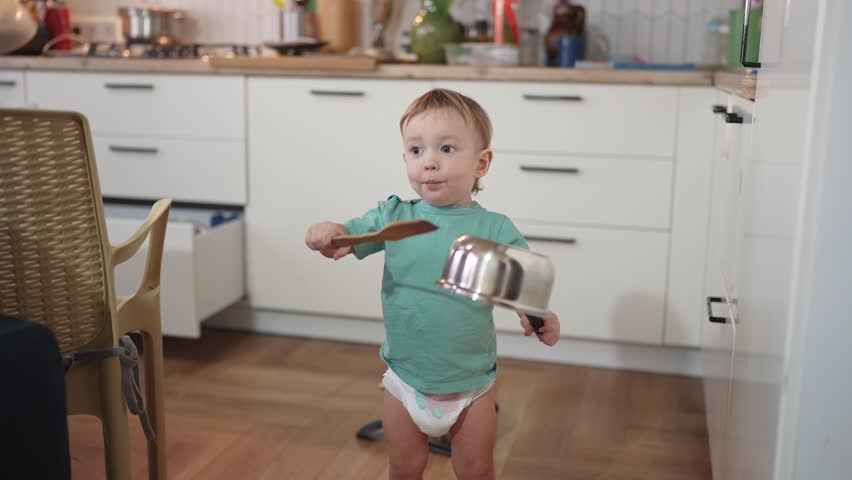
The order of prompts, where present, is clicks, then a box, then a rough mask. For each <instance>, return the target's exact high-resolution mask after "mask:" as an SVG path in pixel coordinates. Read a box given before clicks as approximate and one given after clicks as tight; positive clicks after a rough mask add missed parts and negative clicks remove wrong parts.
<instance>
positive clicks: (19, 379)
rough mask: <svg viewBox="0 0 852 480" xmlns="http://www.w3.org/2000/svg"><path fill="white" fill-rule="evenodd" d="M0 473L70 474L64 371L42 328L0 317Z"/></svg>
mask: <svg viewBox="0 0 852 480" xmlns="http://www.w3.org/2000/svg"><path fill="white" fill-rule="evenodd" d="M0 392H2V393H0V432H2V434H0V476H2V477H3V478H38V479H50V480H54V479H56V480H64V479H70V478H71V457H70V454H69V450H68V417H67V416H66V408H65V370H64V368H63V362H62V353H61V352H60V350H59V345H58V344H57V343H56V338H55V337H54V336H53V333H52V332H51V331H50V330H49V329H48V328H47V327H45V326H43V325H41V324H38V323H35V322H32V321H30V320H24V319H20V318H15V317H8V316H5V315H0Z"/></svg>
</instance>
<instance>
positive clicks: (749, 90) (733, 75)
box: [713, 68, 757, 100]
mask: <svg viewBox="0 0 852 480" xmlns="http://www.w3.org/2000/svg"><path fill="white" fill-rule="evenodd" d="M713 84H714V85H716V87H717V88H719V89H720V90H724V91H726V92H728V93H732V94H734V95H739V96H740V97H742V98H745V99H746V100H754V98H755V93H756V92H755V90H756V88H757V70H754V69H750V68H724V69H720V70H716V71H715V72H713Z"/></svg>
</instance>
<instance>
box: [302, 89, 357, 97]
mask: <svg viewBox="0 0 852 480" xmlns="http://www.w3.org/2000/svg"><path fill="white" fill-rule="evenodd" d="M311 95H316V96H318V97H363V96H364V95H366V94H365V93H364V92H359V91H355V90H311Z"/></svg>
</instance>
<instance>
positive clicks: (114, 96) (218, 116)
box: [27, 72, 245, 139]
mask: <svg viewBox="0 0 852 480" xmlns="http://www.w3.org/2000/svg"><path fill="white" fill-rule="evenodd" d="M27 85H28V87H29V88H28V91H29V99H30V103H31V104H33V105H35V106H36V107H37V108H44V109H51V110H75V111H79V112H81V113H83V114H84V115H85V116H86V117H87V118H88V119H89V123H90V124H91V126H92V131H93V132H94V133H96V134H118V135H122V134H127V135H166V136H176V137H203V138H217V139H222V138H228V139H242V138H245V120H244V119H245V107H244V93H243V91H244V87H243V85H244V80H243V79H242V78H241V77H226V76H215V77H214V76H203V75H148V74H103V73H67V72H62V73H55V72H31V73H29V74H28V80H27Z"/></svg>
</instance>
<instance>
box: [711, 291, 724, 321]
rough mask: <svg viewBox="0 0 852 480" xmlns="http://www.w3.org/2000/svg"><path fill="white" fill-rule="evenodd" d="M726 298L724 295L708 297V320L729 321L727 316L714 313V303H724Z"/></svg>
mask: <svg viewBox="0 0 852 480" xmlns="http://www.w3.org/2000/svg"><path fill="white" fill-rule="evenodd" d="M724 301H725V299H724V298H722V297H707V320H710V322H712V323H728V318H727V317H717V316H715V315H713V304H714V303H724Z"/></svg>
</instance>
